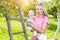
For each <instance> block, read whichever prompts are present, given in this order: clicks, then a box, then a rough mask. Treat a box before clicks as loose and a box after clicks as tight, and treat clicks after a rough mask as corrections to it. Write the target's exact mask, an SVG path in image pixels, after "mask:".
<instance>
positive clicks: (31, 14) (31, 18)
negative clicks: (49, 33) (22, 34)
mask: <svg viewBox="0 0 60 40" xmlns="http://www.w3.org/2000/svg"><path fill="white" fill-rule="evenodd" d="M33 17H34V11H33V10H30V11H29V14H28V20H27V22H31V23H33V24H34V21H33ZM28 29H29V31H31V30H34V29H32V27H31V26H28ZM36 34H37V32H36V31H33V36H36Z"/></svg>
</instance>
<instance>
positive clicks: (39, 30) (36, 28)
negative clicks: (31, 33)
mask: <svg viewBox="0 0 60 40" xmlns="http://www.w3.org/2000/svg"><path fill="white" fill-rule="evenodd" d="M27 25H29V26H31V27H32V28H33V29H35V30H36V31H37V32H39V33H43V31H42V30H41V29H39V28H38V27H37V26H35V25H34V24H33V23H30V22H29V23H27Z"/></svg>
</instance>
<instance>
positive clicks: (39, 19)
mask: <svg viewBox="0 0 60 40" xmlns="http://www.w3.org/2000/svg"><path fill="white" fill-rule="evenodd" d="M33 19H34V23H35V24H33V23H27V24H28V25H30V26H31V27H32V28H33V29H35V30H36V31H37V34H39V35H38V40H47V38H46V29H47V28H48V26H49V19H48V15H47V12H46V9H45V7H44V5H43V3H40V4H38V5H37V6H36V16H35V17H34V18H33ZM32 40H34V39H32Z"/></svg>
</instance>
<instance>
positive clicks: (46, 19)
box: [44, 17, 50, 25]
mask: <svg viewBox="0 0 60 40" xmlns="http://www.w3.org/2000/svg"><path fill="white" fill-rule="evenodd" d="M44 23H47V25H50V22H49V19H48V17H44Z"/></svg>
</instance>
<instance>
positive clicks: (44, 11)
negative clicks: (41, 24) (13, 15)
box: [37, 3, 48, 16]
mask: <svg viewBox="0 0 60 40" xmlns="http://www.w3.org/2000/svg"><path fill="white" fill-rule="evenodd" d="M37 6H41V8H42V10H43V14H44V16H48V13H47V10H46V7H45V5H44V4H43V3H39V4H38V5H37Z"/></svg>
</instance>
